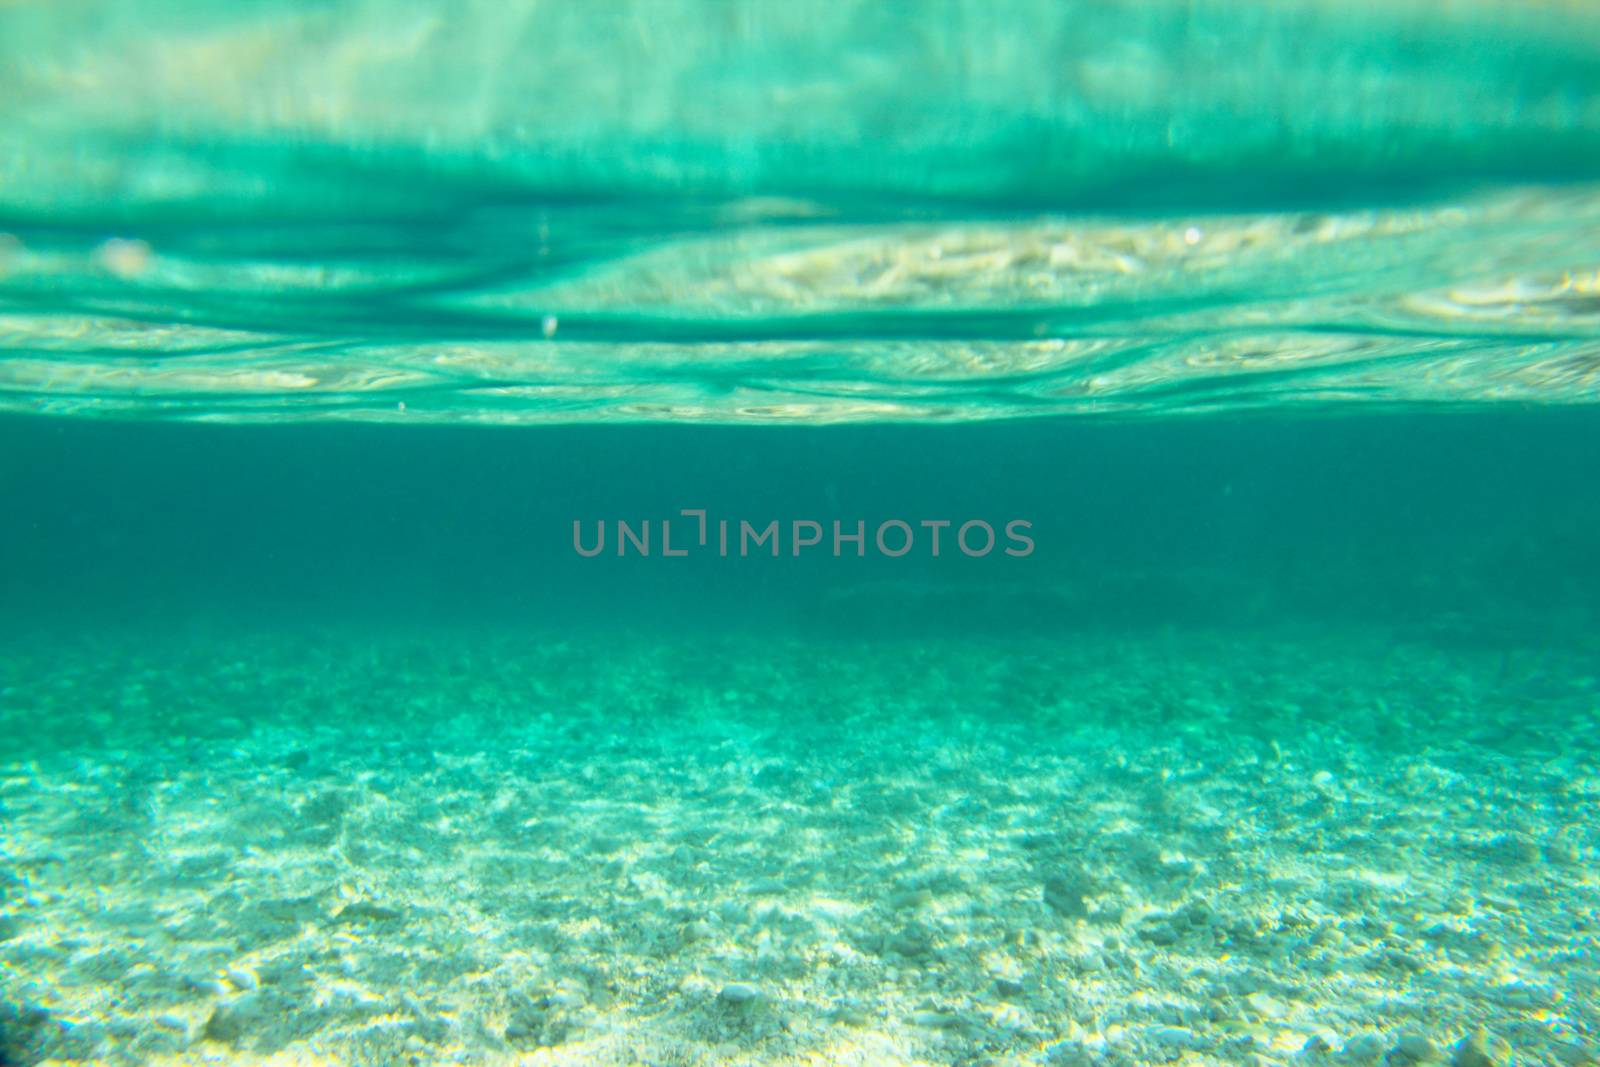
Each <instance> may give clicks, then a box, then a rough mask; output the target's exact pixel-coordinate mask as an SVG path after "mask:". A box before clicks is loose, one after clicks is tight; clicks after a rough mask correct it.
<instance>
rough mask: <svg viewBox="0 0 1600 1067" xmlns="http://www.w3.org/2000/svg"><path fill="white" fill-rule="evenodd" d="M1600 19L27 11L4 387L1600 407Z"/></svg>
mask: <svg viewBox="0 0 1600 1067" xmlns="http://www.w3.org/2000/svg"><path fill="white" fill-rule="evenodd" d="M1597 57H1600V18H1596V17H1595V16H1594V15H1593V14H1591V13H1590V10H1589V9H1588V8H1587V7H1586V6H1584V5H1579V4H1565V3H1535V4H1517V5H1510V4H1488V3H1479V4H1460V5H1449V6H1441V5H1431V4H1430V5H1419V4H1390V5H1381V6H1380V5H1376V4H1367V3H1357V4H1339V5H1335V4H1331V3H1290V4H1282V5H1272V6H1265V5H1263V6H1259V7H1258V6H1255V5H1234V4H1220V3H1198V4H1176V3H1150V4H1134V3H1087V2H1085V3H1067V4H1034V3H1022V2H1008V3H998V4H993V3H986V4H978V3H956V2H946V3H939V4H928V5H913V6H898V7H897V6H895V5H882V4H865V3H862V4H854V3H843V4H829V5H769V4H756V3H745V4H727V5H720V6H716V7H714V8H713V9H711V10H709V11H708V10H707V9H706V7H705V5H702V4H697V3H689V2H672V3H622V2H618V3H608V4H600V5H592V6H579V5H556V4H531V3H530V4H517V5H507V6H499V7H472V8H466V9H457V8H456V7H455V6H454V5H447V4H443V3H426V2H418V3H409V4H383V5H378V4H367V3H355V2H347V3H332V4H316V5H311V4H299V3H295V4H285V3H280V2H273V3H250V4H242V5H234V6H226V7H225V6H222V5H215V6H214V8H196V6H195V5H193V4H180V3H153V4H140V5H131V4H129V5H125V4H113V3H105V2H100V3H74V4H66V5H39V4H31V3H14V4H9V5H4V6H0V145H3V148H4V151H3V153H0V407H3V408H4V409H5V410H10V411H20V412H48V413H59V414H70V415H90V416H93V415H113V416H138V417H181V418H208V419H225V420H298V419H313V418H315V419H326V418H336V419H385V420H405V421H442V422H458V421H472V422H544V421H553V420H657V419H688V420H711V421H746V420H748V421H773V420H779V421H800V422H828V421H839V420H877V419H907V420H929V419H941V420H970V419H983V418H991V417H998V416H1007V415H1019V414H1046V413H1055V412H1073V413H1079V412H1096V413H1164V412H1191V411H1198V410H1206V409H1219V408H1245V407H1248V408H1262V407H1267V408H1274V407H1279V406H1293V407H1294V408H1296V409H1302V408H1306V407H1318V408H1329V407H1342V406H1349V405H1372V404H1383V405H1391V406H1392V405H1477V404H1485V403H1493V402H1503V401H1517V402H1528V403H1540V404H1567V403H1581V402H1589V401H1592V400H1593V399H1595V397H1596V395H1597V393H1600V348H1597V338H1600V58H1597Z"/></svg>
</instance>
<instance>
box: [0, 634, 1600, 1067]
mask: <svg viewBox="0 0 1600 1067" xmlns="http://www.w3.org/2000/svg"><path fill="white" fill-rule="evenodd" d="M1595 652H1596V647H1595V642H1594V641H1593V640H1589V641H1587V642H1586V641H1584V640H1578V639H1575V640H1572V641H1570V642H1550V641H1540V642H1536V643H1527V644H1518V643H1517V642H1515V641H1512V640H1510V639H1501V638H1498V637H1491V638H1490V639H1484V640H1474V639H1471V635H1464V634H1462V633H1459V632H1448V633H1433V632H1382V631H1379V630H1377V629H1374V628H1372V627H1349V628H1343V629H1341V628H1335V627H1299V628H1279V629H1270V628H1261V629H1233V630H1182V629H1149V630H1143V631H1132V630H1129V631H1121V632H1114V633H1113V632H1107V631H1085V632H1083V633H1077V634H1072V633H1066V634H1062V633H1057V634H1052V635H1034V636H1027V635H1021V636H1019V635H1004V636H1000V635H995V636H990V637H978V638H975V637H973V636H971V635H965V636H963V635H956V634H952V635H950V636H949V637H948V638H940V637H937V636H930V635H926V634H924V635H921V636H919V637H918V638H917V639H916V640H914V641H912V640H905V641H893V640H887V639H878V640H871V641H847V640H842V639H835V640H829V639H826V638H823V637H817V636H814V635H813V636H810V637H801V636H790V637H779V636H775V635H774V636H767V637H759V638H758V637H757V636H753V635H752V636H745V637H736V636H730V635H726V634H724V635H703V634H688V633H683V634H679V635H677V636H666V635H663V634H659V633H633V634H623V633H618V634H610V635H598V634H587V635H581V636H578V635H572V634H567V635H562V634H553V633H548V632H543V631H539V630H537V629H532V628H530V629H525V630H498V631H494V632H487V631H486V632H478V633H471V632H467V631H465V630H462V629H459V628H451V627H444V626H441V627H439V628H437V629H436V630H434V631H429V630H426V629H416V630H410V631H405V632H398V631H394V632H382V631H380V630H377V629H373V628H365V629H362V628H357V627H348V628H340V627H331V626H330V627H326V628H313V627H309V626H306V627H294V628H284V629H279V630H273V629H270V628H266V627H256V628H253V629H252V628H242V629H240V628H235V629H219V628H216V627H195V628H193V629H192V630H190V629H185V628H182V627H169V628H163V629H158V628H150V627H130V628H126V629H122V630H117V629H111V628H102V629H97V630H86V631H82V632H78V633H75V634H72V635H42V634H41V635H37V636H35V637H33V638H17V639H10V640H8V641H7V642H6V643H5V644H4V646H3V647H0V805H3V811H4V826H5V829H4V835H3V843H4V857H3V879H4V882H3V893H4V898H3V899H4V910H3V917H0V1033H3V1036H4V1040H5V1041H6V1042H7V1043H8V1048H7V1050H6V1051H7V1054H8V1055H9V1057H10V1059H12V1060H16V1061H18V1062H22V1063H28V1062H34V1061H37V1060H40V1059H49V1058H53V1059H56V1060H67V1061H74V1062H97V1063H111V1064H124V1063H127V1064H132V1063H172V1064H177V1063H185V1064H188V1063H216V1062H239V1063H270V1064H302V1063H329V1064H333V1063H338V1064H406V1063H413V1064H432V1063H472V1064H477V1063H482V1064H498V1063H532V1064H546V1063H548V1064H611V1063H617V1064H624V1063H628V1064H634V1063H637V1064H655V1065H666V1064H684V1065H689V1064H735V1063H737V1064H752V1063H775V1064H789V1063H796V1064H798V1063H815V1064H824V1063H828V1064H862V1065H866V1064H873V1065H883V1064H985V1063H988V1064H1009V1063H1018V1064H1045V1063H1048V1064H1145V1063H1157V1062H1182V1063H1191V1064H1211V1063H1218V1064H1220V1063H1228V1064H1246V1063H1254V1064H1261V1063H1294V1064H1302V1063H1306V1064H1316V1063H1339V1064H1343V1063H1377V1062H1382V1061H1384V1060H1385V1059H1386V1058H1387V1059H1388V1060H1389V1061H1390V1062H1404V1061H1407V1060H1416V1059H1418V1058H1421V1059H1426V1058H1427V1057H1428V1055H1429V1047H1430V1046H1431V1047H1432V1048H1433V1049H1436V1050H1439V1051H1440V1054H1441V1055H1442V1056H1444V1057H1445V1058H1446V1059H1448V1058H1449V1057H1450V1056H1451V1055H1452V1054H1453V1053H1452V1046H1454V1045H1456V1043H1457V1042H1459V1041H1461V1040H1462V1039H1463V1038H1464V1037H1466V1036H1467V1035H1468V1034H1469V1033H1471V1032H1472V1031H1475V1030H1477V1029H1479V1028H1483V1029H1484V1030H1486V1031H1488V1034H1486V1035H1481V1036H1480V1037H1479V1038H1478V1042H1479V1046H1477V1047H1480V1048H1482V1049H1483V1051H1484V1052H1485V1054H1486V1055H1489V1056H1491V1057H1503V1055H1504V1054H1505V1053H1506V1051H1507V1048H1508V1047H1509V1050H1511V1051H1512V1052H1514V1054H1515V1055H1516V1057H1517V1058H1518V1061H1519V1062H1524V1063H1543V1064H1554V1063H1574V1064H1576V1063H1583V1062H1589V1060H1588V1059H1587V1057H1591V1056H1593V1054H1594V1052H1595V1050H1596V1048H1597V1039H1600V966H1597V965H1596V961H1597V959H1600V956H1597V941H1600V874H1597V867H1596V863H1595V860H1596V853H1597V847H1600V820H1596V818H1595V816H1594V812H1595V810H1596V807H1595V805H1596V803H1597V801H1600V716H1597V714H1596V705H1597V701H1600V688H1597V686H1600V682H1597V680H1596V677H1595V664H1596V662H1600V661H1597V660H1596V658H1595ZM1502 1043H1503V1044H1502ZM1457 1062H1465V1061H1462V1060H1460V1059H1458V1061H1457ZM1470 1062H1478V1061H1475V1060H1474V1061H1470ZM1486 1062H1497V1061H1496V1060H1490V1061H1486Z"/></svg>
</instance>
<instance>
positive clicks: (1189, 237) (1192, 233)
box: [1183, 226, 1201, 245]
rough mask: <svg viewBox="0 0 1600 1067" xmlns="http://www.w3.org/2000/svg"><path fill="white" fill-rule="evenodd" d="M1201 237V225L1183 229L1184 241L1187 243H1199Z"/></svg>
mask: <svg viewBox="0 0 1600 1067" xmlns="http://www.w3.org/2000/svg"><path fill="white" fill-rule="evenodd" d="M1200 237H1201V234H1200V227H1198V226H1190V227H1189V228H1188V229H1187V230H1184V231H1183V243H1184V244H1186V245H1197V244H1199V243H1200Z"/></svg>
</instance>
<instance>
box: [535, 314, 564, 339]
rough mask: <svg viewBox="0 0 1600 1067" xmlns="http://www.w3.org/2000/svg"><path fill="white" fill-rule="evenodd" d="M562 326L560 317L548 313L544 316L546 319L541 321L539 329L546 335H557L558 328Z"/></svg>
mask: <svg viewBox="0 0 1600 1067" xmlns="http://www.w3.org/2000/svg"><path fill="white" fill-rule="evenodd" d="M560 326H561V320H560V319H558V318H556V317H555V316H554V315H546V316H545V317H544V319H543V320H542V321H541V322H540V323H539V330H540V332H542V333H543V334H544V335H545V336H546V337H554V336H555V335H556V330H557V329H558V328H559V327H560Z"/></svg>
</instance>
